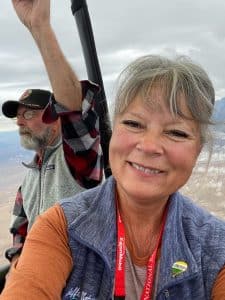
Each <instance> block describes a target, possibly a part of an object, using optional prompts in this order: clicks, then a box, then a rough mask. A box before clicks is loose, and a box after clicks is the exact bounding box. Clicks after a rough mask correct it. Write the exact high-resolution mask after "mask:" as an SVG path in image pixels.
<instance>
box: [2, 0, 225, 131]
mask: <svg viewBox="0 0 225 300" xmlns="http://www.w3.org/2000/svg"><path fill="white" fill-rule="evenodd" d="M87 3H88V8H89V13H90V15H91V21H92V26H93V30H94V34H95V41H96V47H97V51H98V56H99V62H100V65H101V69H102V74H103V80H104V84H105V90H106V94H107V98H108V99H109V100H110V99H111V98H112V90H113V82H114V80H115V78H116V76H117V75H118V73H119V72H120V71H121V70H122V68H123V67H124V66H125V65H126V64H127V63H128V62H130V61H131V60H133V59H134V58H136V57H137V56H140V55H143V54H147V53H154V54H156V53H157V54H163V55H166V56H170V57H171V56H175V55H188V56H190V57H191V58H192V59H193V60H194V61H196V62H198V63H200V64H201V65H202V66H203V67H204V68H205V69H206V71H207V72H208V73H209V75H210V78H211V79H212V81H213V83H214V86H215V89H216V96H217V98H218V99H219V98H222V97H225V17H224V15H225V1H224V0H204V1H203V0H171V1H165V0H164V1H162V0H158V1H151V0H129V1H128V0H113V1H107V0H87ZM70 5H71V2H70V0H67V1H65V0H52V24H53V27H54V29H55V31H56V35H57V37H58V39H59V42H60V44H61V46H62V48H63V51H64V53H65V55H66V57H67V58H68V60H69V61H70V63H71V64H72V66H73V68H74V70H76V72H77V74H78V76H79V77H80V78H81V79H85V78H86V77H87V75H86V70H85V64H84V61H83V56H82V51H81V47H80V41H79V37H78V33H77V29H76V24H75V20H74V17H73V15H72V13H71V9H70ZM0 45H1V46H0V104H2V102H4V101H5V100H8V99H17V98H18V97H19V96H20V95H21V93H22V92H23V91H24V89H27V88H50V86H49V81H48V78H47V76H46V73H45V69H44V66H43V63H42V60H41V58H40V55H39V52H38V51H37V49H36V46H35V44H34V42H33V40H32V38H31V36H30V34H29V33H28V31H27V30H26V28H25V27H24V26H23V25H22V24H21V23H20V22H19V20H18V19H17V16H16V14H15V12H14V10H13V7H12V4H11V1H10V0H1V12H0ZM8 121H9V120H8V119H7V118H4V117H2V115H1V112H0V131H1V130H5V129H9V128H11V124H12V122H8Z"/></svg>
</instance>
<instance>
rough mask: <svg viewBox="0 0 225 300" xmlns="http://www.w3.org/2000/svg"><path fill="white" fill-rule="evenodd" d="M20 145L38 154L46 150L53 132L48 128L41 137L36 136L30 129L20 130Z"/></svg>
mask: <svg viewBox="0 0 225 300" xmlns="http://www.w3.org/2000/svg"><path fill="white" fill-rule="evenodd" d="M19 134H20V143H21V146H22V147H24V148H25V149H28V150H34V151H36V152H38V151H40V150H41V149H44V148H46V146H48V143H49V141H50V139H51V135H52V130H51V128H46V129H45V131H44V132H43V133H42V134H40V135H34V134H33V132H32V131H31V130H30V129H28V128H19Z"/></svg>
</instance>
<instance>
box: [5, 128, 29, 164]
mask: <svg viewBox="0 0 225 300" xmlns="http://www.w3.org/2000/svg"><path fill="white" fill-rule="evenodd" d="M32 156H33V152H32V151H28V150H25V149H23V148H22V147H21V146H20V141H19V135H18V131H6V132H4V131H3V132H0V164H1V166H2V165H6V164H9V165H12V164H20V163H21V161H26V162H27V161H29V160H30V159H31V157H32Z"/></svg>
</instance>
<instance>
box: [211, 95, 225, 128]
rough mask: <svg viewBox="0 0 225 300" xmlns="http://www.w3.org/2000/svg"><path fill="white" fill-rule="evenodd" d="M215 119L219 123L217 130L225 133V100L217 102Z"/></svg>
mask: <svg viewBox="0 0 225 300" xmlns="http://www.w3.org/2000/svg"><path fill="white" fill-rule="evenodd" d="M213 119H214V120H216V121H217V122H219V124H218V125H216V126H215V128H216V130H219V131H223V132H225V98H222V99H220V100H217V101H216V103H215V108H214V113H213Z"/></svg>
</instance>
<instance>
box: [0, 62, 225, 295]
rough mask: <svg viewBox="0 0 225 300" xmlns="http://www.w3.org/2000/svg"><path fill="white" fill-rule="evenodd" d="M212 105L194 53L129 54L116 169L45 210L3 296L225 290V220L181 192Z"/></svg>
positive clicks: (114, 152) (116, 132)
mask: <svg viewBox="0 0 225 300" xmlns="http://www.w3.org/2000/svg"><path fill="white" fill-rule="evenodd" d="M213 105H214V89H213V86H212V84H211V81H210V80H209V78H208V76H207V74H206V73H205V72H204V70H203V69H202V68H201V67H199V66H197V65H195V64H194V63H192V62H191V61H189V60H187V59H184V58H183V59H178V60H169V59H166V58H163V57H159V56H145V57H141V58H139V59H138V60H136V61H134V62H133V63H131V64H130V65H129V66H128V67H127V68H126V69H125V70H124V71H123V73H122V75H121V77H120V81H119V88H118V93H117V96H116V103H115V113H114V125H113V134H112V139H111V143H110V150H109V154H110V165H111V168H112V173H113V176H112V177H111V178H109V179H107V180H106V181H105V183H104V184H103V185H102V186H100V187H97V188H95V189H92V190H90V191H85V192H83V193H81V194H80V195H78V196H74V197H73V198H70V199H65V200H62V201H61V202H60V203H59V204H56V205H55V206H54V207H53V208H51V209H49V210H48V211H47V212H46V213H44V214H43V215H42V216H40V217H39V219H38V220H37V222H36V223H35V225H34V226H33V228H32V229H31V232H30V234H29V235H28V238H27V241H26V244H25V247H24V250H23V253H22V255H21V257H20V259H19V261H18V263H17V265H16V266H15V267H14V269H13V270H12V272H11V274H10V276H9V278H8V281H7V284H6V287H5V290H4V292H3V294H2V296H1V297H0V298H1V299H15V298H13V296H15V295H16V299H61V297H62V299H102V300H105V299H113V298H114V299H125V295H126V300H127V299H160V300H161V299H177V300H178V299H179V300H180V299H192V300H194V299H196V300H201V299H210V298H213V299H224V298H223V290H224V288H221V286H222V287H223V286H224V273H225V271H224V267H223V266H224V263H225V223H224V222H223V221H220V220H218V219H216V218H215V217H214V216H212V215H210V214H209V213H207V212H205V211H204V210H203V209H201V208H199V207H197V206H196V205H195V204H194V203H193V202H192V201H191V200H189V199H187V198H186V197H184V196H182V195H181V194H180V193H179V192H178V190H179V189H180V188H181V187H182V186H183V185H184V184H185V183H186V182H187V180H188V178H189V177H190V175H191V173H192V170H193V167H194V165H195V163H196V160H197V158H198V155H199V153H200V152H201V150H202V147H203V146H204V143H205V142H207V141H208V139H207V137H208V136H209V135H208V126H209V125H210V123H211V120H210V118H211V115H212V111H213ZM220 297H221V298H220Z"/></svg>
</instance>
